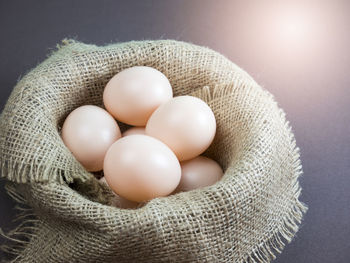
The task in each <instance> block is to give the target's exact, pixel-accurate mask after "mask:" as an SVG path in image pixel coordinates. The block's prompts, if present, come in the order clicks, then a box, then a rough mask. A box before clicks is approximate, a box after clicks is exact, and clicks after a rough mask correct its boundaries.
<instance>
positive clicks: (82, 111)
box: [61, 105, 121, 172]
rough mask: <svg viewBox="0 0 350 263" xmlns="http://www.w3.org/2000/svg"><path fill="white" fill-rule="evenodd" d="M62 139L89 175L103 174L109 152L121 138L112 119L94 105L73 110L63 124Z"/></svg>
mask: <svg viewBox="0 0 350 263" xmlns="http://www.w3.org/2000/svg"><path fill="white" fill-rule="evenodd" d="M61 135H62V140H63V142H64V144H65V145H66V146H67V148H68V149H69V150H70V151H71V152H72V154H73V155H74V157H75V158H76V159H77V160H78V161H79V162H80V163H81V164H82V165H83V166H84V167H85V169H86V170H88V171H91V172H95V171H100V170H102V168H103V160H104V157H105V154H106V152H107V150H108V148H109V147H110V146H111V145H112V144H113V143H114V142H115V141H116V140H117V139H119V138H120V137H121V133H120V129H119V126H118V124H117V122H116V121H115V120H114V118H113V117H112V116H111V115H110V114H109V113H108V112H107V111H105V110H104V109H102V108H100V107H97V106H94V105H85V106H81V107H79V108H76V109H75V110H73V111H72V112H71V113H70V114H69V115H68V116H67V118H66V119H65V121H64V123H63V126H62V133H61Z"/></svg>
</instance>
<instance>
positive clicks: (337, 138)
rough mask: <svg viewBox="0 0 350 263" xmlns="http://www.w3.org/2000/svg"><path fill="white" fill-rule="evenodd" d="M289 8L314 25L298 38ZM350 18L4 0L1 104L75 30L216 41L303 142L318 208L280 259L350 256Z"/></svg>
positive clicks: (269, 8)
mask: <svg viewBox="0 0 350 263" xmlns="http://www.w3.org/2000/svg"><path fill="white" fill-rule="evenodd" d="M286 10H287V11H293V12H294V14H297V16H298V15H300V16H302V17H301V18H296V21H299V22H300V21H302V18H303V17H304V18H305V17H306V18H308V19H309V20H310V21H309V22H308V23H309V25H310V24H311V25H312V26H309V27H307V26H305V28H307V29H308V31H306V33H305V32H304V35H302V37H301V38H300V39H299V40H298V42H296V43H294V42H293V41H294V40H295V39H297V37H296V38H295V39H294V38H293V39H289V40H287V41H283V39H282V38H281V36H282V35H280V34H279V33H278V32H280V33H285V32H287V31H286V30H287V29H286V30H283V29H282V30H281V28H280V29H278V27H279V26H283V23H284V22H283V23H282V22H281V21H282V20H283V19H284V18H285V17H287V15H284V13H283V12H287V11H286ZM287 13H288V12H287ZM281 14H282V15H281ZM349 16H350V4H349V2H347V1H304V2H298V1H283V4H282V1H280V2H279V1H267V0H266V1H199V0H198V1H197V0H188V1H174V0H159V1H134V0H128V1H104V0H103V1H101V0H100V1H91V0H85V1H66V0H64V1H62V0H60V1H44V0H41V1H34V0H30V1H29V0H26V1H18V0H11V1H4V0H1V1H0V32H1V41H0V100H1V105H0V106H1V108H3V106H4V104H5V102H6V100H7V98H8V96H9V94H10V92H11V90H12V88H13V86H14V85H15V84H16V81H17V80H18V78H19V77H20V76H23V75H24V74H25V73H26V72H27V71H28V70H29V69H31V68H33V67H35V66H36V65H37V64H38V63H39V62H41V61H43V60H44V59H45V58H46V56H47V54H48V53H50V50H52V49H54V48H55V45H56V43H58V42H59V41H60V40H62V39H63V38H66V37H69V38H75V39H77V40H80V41H83V42H87V43H94V44H98V45H102V44H106V43H112V42H119V41H127V40H143V39H160V38H161V39H167V38H171V39H177V40H183V41H189V42H192V43H195V44H199V45H204V46H208V47H210V48H213V49H215V50H217V51H218V52H220V53H222V54H224V55H225V56H227V57H228V58H229V59H231V60H232V61H234V62H235V63H236V64H238V65H239V66H241V67H243V68H244V69H245V70H246V71H248V72H249V73H250V74H251V75H252V76H253V77H254V78H255V79H256V80H257V81H258V82H259V83H260V84H261V85H263V86H264V87H265V88H266V89H267V90H269V91H270V92H272V93H273V94H274V95H275V97H276V99H277V101H278V102H279V105H280V106H281V107H282V108H283V109H284V110H285V111H286V113H287V118H288V119H289V120H290V123H291V125H292V127H293V130H294V133H295V135H296V139H297V143H298V146H299V147H300V148H301V158H302V163H303V169H304V175H303V176H302V178H301V179H300V181H301V185H302V187H303V192H302V197H301V199H302V201H303V202H305V203H306V204H308V206H309V211H308V213H307V214H306V216H305V218H304V221H303V223H302V225H301V229H300V230H299V232H298V233H297V236H296V237H295V239H294V240H293V242H292V243H291V244H289V245H287V246H286V248H285V250H284V252H283V253H282V254H281V255H278V257H277V260H276V261H275V262H284V263H286V262H301V263H303V262H310V263H312V262H317V263H320V262H325V263H328V262H329V263H347V262H349V260H350V225H349V223H350V177H349V175H350V172H349V168H350V113H349V110H350V106H349V105H350V91H349V85H350V74H349V70H350V55H349V47H350V18H349ZM275 17H278V18H276V19H277V20H274V18H275ZM278 19H279V20H278ZM303 28H304V27H303ZM278 30H279V31H278ZM281 39H282V40H281ZM303 41H304V42H303ZM292 44H293V45H292ZM3 185H4V182H3V181H1V182H0V227H1V228H2V229H4V230H5V231H6V230H9V229H11V226H13V223H12V222H11V220H12V219H13V217H14V215H15V211H14V210H13V207H14V205H15V204H14V202H13V201H12V200H11V199H10V198H9V197H8V196H7V195H6V193H5V192H4V188H3ZM2 241H3V239H0V242H2ZM0 258H1V254H0Z"/></svg>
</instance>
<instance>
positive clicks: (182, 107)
mask: <svg viewBox="0 0 350 263" xmlns="http://www.w3.org/2000/svg"><path fill="white" fill-rule="evenodd" d="M215 132H216V121H215V116H214V113H213V112H212V110H211V109H210V107H209V106H208V105H207V104H206V103H205V102H204V101H203V100H201V99H199V98H196V97H192V96H179V97H175V98H173V99H171V100H170V101H168V102H166V103H164V104H162V105H161V106H160V107H159V108H158V109H157V110H156V111H155V112H154V113H153V114H152V116H151V117H150V119H149V120H148V122H147V125H146V134H147V135H150V136H152V137H155V138H157V139H159V140H161V141H162V142H164V143H165V144H166V145H168V146H169V147H170V149H172V150H173V151H174V153H175V154H176V156H177V157H178V159H179V160H180V161H184V160H189V159H192V158H194V157H196V156H198V155H200V154H201V153H203V152H204V151H205V150H206V149H207V148H208V147H209V145H210V144H211V142H212V141H213V139H214V136H215Z"/></svg>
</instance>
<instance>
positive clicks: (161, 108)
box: [62, 66, 223, 203]
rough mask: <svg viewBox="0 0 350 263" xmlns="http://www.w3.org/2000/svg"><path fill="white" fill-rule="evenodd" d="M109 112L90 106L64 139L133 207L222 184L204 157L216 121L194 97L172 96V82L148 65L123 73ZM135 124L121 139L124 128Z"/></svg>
mask: <svg viewBox="0 0 350 263" xmlns="http://www.w3.org/2000/svg"><path fill="white" fill-rule="evenodd" d="M103 103H104V106H105V108H106V110H105V109H103V108H100V107H97V106H94V105H84V106H81V107H79V108H77V109H75V110H74V111H72V112H71V113H70V114H69V115H68V117H67V118H66V120H65V121H64V124H63V126H62V140H63V142H64V143H65V145H66V146H67V148H68V149H69V150H70V151H71V152H72V154H73V155H74V156H75V158H76V159H77V160H78V161H79V162H80V163H81V164H82V165H83V166H84V167H85V169H86V170H88V171H91V172H95V171H101V170H103V173H104V177H103V178H102V179H101V180H102V181H104V182H105V183H107V185H108V186H109V187H110V188H111V189H112V190H113V191H114V192H115V193H116V194H117V195H118V196H120V197H121V198H125V201H126V202H137V203H138V202H145V201H148V200H150V199H152V198H156V197H161V196H167V195H169V194H171V193H174V192H180V191H189V190H192V189H195V188H199V187H203V186H208V185H211V184H214V183H215V182H216V181H218V180H219V179H220V178H221V176H222V174H223V172H222V169H221V167H220V166H219V165H218V164H217V163H216V162H215V161H214V160H211V159H209V158H207V157H204V156H199V155H200V154H201V153H203V152H204V151H205V150H206V149H207V148H208V147H209V145H210V144H211V143H212V141H213V139H214V136H215V132H216V121H215V117H214V114H213V112H212V110H211V109H210V107H209V106H208V105H207V104H206V103H205V102H204V101H202V100H201V99H199V98H196V97H192V96H178V97H173V91H172V87H171V85H170V82H169V80H168V79H167V77H166V76H165V75H164V74H163V73H161V72H160V71H158V70H156V69H154V68H151V67H145V66H136V67H132V68H128V69H125V70H123V71H121V72H119V73H118V74H116V75H115V76H114V77H113V78H112V79H111V80H110V81H109V82H108V83H107V85H106V87H105V89H104V92H103ZM116 120H118V121H120V122H123V123H126V124H128V125H132V126H135V127H132V128H130V129H129V130H127V131H125V132H124V133H123V134H121V131H120V128H119V126H118V123H117V121H116Z"/></svg>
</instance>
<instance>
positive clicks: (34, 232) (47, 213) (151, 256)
mask: <svg viewBox="0 0 350 263" xmlns="http://www.w3.org/2000/svg"><path fill="white" fill-rule="evenodd" d="M135 65H146V66H151V67H154V68H156V69H158V70H160V71H161V72H163V73H164V74H165V75H166V76H167V77H168V78H169V80H170V82H171V84H172V87H173V90H174V95H184V94H190V95H193V96H197V97H199V98H202V99H203V100H205V101H206V102H207V103H208V104H209V105H210V107H211V108H212V110H213V111H214V113H215V116H216V120H217V134H216V137H215V140H214V142H213V144H212V146H211V147H210V148H209V149H208V151H206V155H207V156H209V157H211V158H213V159H215V160H217V161H218V162H219V163H220V164H221V166H222V167H223V168H224V171H225V175H224V177H223V178H222V180H221V181H220V182H218V183H217V184H215V185H213V186H210V187H206V188H204V189H198V190H194V191H190V192H185V193H180V194H176V195H173V196H169V197H166V198H157V199H154V200H151V201H150V202H149V203H147V204H146V205H145V206H143V207H141V208H139V209H135V210H127V209H120V208H116V207H112V206H109V205H108V203H110V198H109V197H110V196H111V194H110V192H108V190H107V189H105V188H104V186H102V185H100V184H99V183H98V181H97V180H96V179H95V177H94V176H93V175H92V174H90V173H88V172H86V171H85V170H84V168H83V167H82V166H81V165H80V164H79V163H78V162H77V161H76V160H75V159H74V157H73V156H72V155H71V153H70V152H69V150H68V149H67V148H66V147H65V145H64V144H63V142H62V140H61V138H60V127H61V125H62V122H63V121H64V119H65V117H66V116H67V114H68V113H69V112H71V111H72V110H73V109H75V108H76V107H78V106H81V105H84V104H95V105H99V106H102V92H103V88H104V86H105V84H106V83H107V81H108V80H109V79H110V78H111V77H112V76H113V75H114V74H116V73H118V72H119V71H120V70H122V69H124V68H128V67H132V66H135ZM0 125H1V126H0V148H1V160H0V161H1V171H2V176H3V177H6V178H7V179H8V180H9V181H12V182H13V183H11V184H10V185H9V187H8V192H9V194H10V195H12V196H13V197H14V198H15V199H16V200H17V201H18V202H20V203H23V204H26V205H28V206H29V207H30V208H24V207H23V208H21V214H20V216H19V219H20V222H21V223H20V224H19V226H18V228H16V229H15V230H13V231H11V232H10V233H8V234H7V236H8V238H9V239H11V240H12V241H14V244H12V245H11V244H9V245H6V246H3V249H4V250H5V251H7V252H9V253H12V254H14V258H15V259H14V262H45V263H47V262H84V263H85V262H269V261H271V259H273V258H274V257H275V256H274V254H275V253H276V252H280V251H281V250H282V249H283V247H284V244H285V243H286V242H289V241H291V239H292V238H293V236H294V234H295V233H296V231H297V230H298V224H299V223H300V221H301V219H302V215H303V213H304V212H305V211H306V207H305V205H304V204H302V203H301V202H300V201H299V200H298V198H299V196H300V191H301V189H300V186H299V183H298V177H299V176H300V174H301V173H302V170H301V165H300V160H299V154H298V149H297V147H296V145H295V140H294V137H293V134H292V132H291V128H290V126H289V124H288V122H287V121H286V119H285V114H284V113H283V111H282V110H281V109H279V108H278V106H277V104H276V102H275V101H274V99H273V97H272V96H271V94H269V93H268V92H267V91H265V90H264V89H262V88H261V87H260V86H259V85H258V84H257V83H256V82H255V81H254V80H253V79H252V78H251V77H250V76H249V75H248V74H247V73H245V72H244V71H243V70H242V69H240V68H239V67H237V66H236V65H235V64H233V63H232V62H230V61H229V60H227V59H226V58H225V57H223V56H221V55H220V54H218V53H216V52H214V51H212V50H210V49H207V48H204V47H199V46H195V45H192V44H188V43H183V42H177V41H168V40H161V41H140V42H128V43H121V44H113V45H108V46H103V47H97V46H94V45H86V44H82V43H78V42H74V41H64V42H63V44H62V45H60V46H59V47H58V50H57V51H56V52H54V53H53V54H52V55H51V56H50V57H49V58H48V59H46V60H45V61H44V62H43V63H42V64H40V65H38V66H37V67H36V68H35V69H33V70H32V71H31V72H29V73H28V74H27V75H26V76H25V77H23V79H22V80H21V81H20V82H19V83H18V84H17V85H16V87H15V88H14V90H13V92H12V94H11V96H10V98H9V100H8V102H7V104H6V106H5V109H4V110H3V112H2V114H1V121H0Z"/></svg>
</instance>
